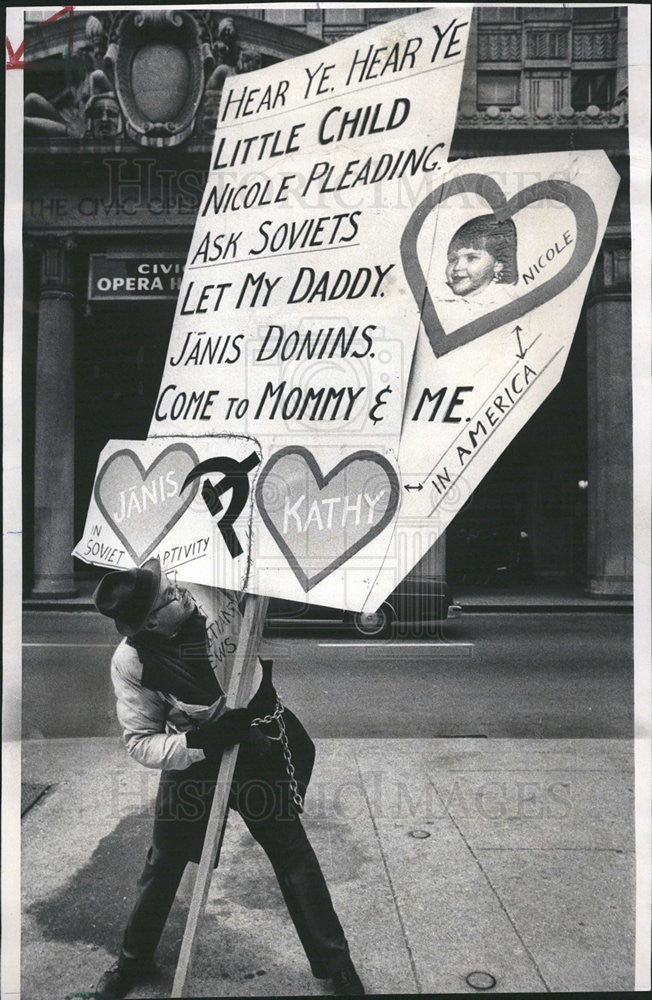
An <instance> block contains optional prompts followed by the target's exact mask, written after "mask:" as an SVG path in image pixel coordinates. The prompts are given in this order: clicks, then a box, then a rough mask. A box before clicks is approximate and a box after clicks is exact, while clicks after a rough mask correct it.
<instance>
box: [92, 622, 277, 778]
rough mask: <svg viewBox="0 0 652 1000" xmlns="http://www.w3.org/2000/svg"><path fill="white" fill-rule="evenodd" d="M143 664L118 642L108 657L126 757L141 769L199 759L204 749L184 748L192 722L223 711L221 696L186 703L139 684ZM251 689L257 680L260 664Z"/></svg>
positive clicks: (182, 764)
mask: <svg viewBox="0 0 652 1000" xmlns="http://www.w3.org/2000/svg"><path fill="white" fill-rule="evenodd" d="M142 675H143V665H142V663H141V661H140V658H139V656H138V653H137V652H136V650H135V649H134V647H133V646H129V645H127V642H126V640H124V639H123V640H122V642H121V643H120V645H119V646H118V648H117V649H116V651H115V653H114V654H113V658H112V660H111V680H112V682H113V690H114V691H115V696H116V700H117V713H118V722H119V723H120V726H121V727H122V738H123V741H124V744H125V746H126V748H127V752H128V753H129V755H130V756H131V757H133V758H134V759H135V760H137V761H138V762H139V764H142V765H143V766H144V767H153V768H160V769H164V770H173V771H181V770H183V769H185V768H186V767H190V765H191V764H194V763H196V762H197V761H200V760H204V757H205V755H204V751H203V750H200V749H196V748H193V747H188V746H186V736H185V734H186V732H187V731H188V730H189V729H192V728H193V722H208V721H212V720H214V719H217V718H219V716H220V715H222V714H223V713H224V712H225V711H226V697H225V695H222V696H221V697H220V698H219V699H218V700H217V701H216V702H214V703H213V704H212V705H208V706H206V705H189V704H186V703H185V702H183V701H179V699H178V698H175V697H174V695H172V694H167V693H164V692H163V691H151V690H150V689H149V688H146V687H143V685H142ZM256 675H257V676H256V677H255V678H254V687H253V690H255V689H256V688H257V686H258V684H259V683H260V680H261V678H262V670H261V667H260V662H259V663H258V665H257V668H256Z"/></svg>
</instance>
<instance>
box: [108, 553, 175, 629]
mask: <svg viewBox="0 0 652 1000" xmlns="http://www.w3.org/2000/svg"><path fill="white" fill-rule="evenodd" d="M160 585H161V564H160V562H159V561H158V559H148V560H147V562H145V563H143V565H142V566H141V567H140V569H136V568H134V569H123V570H116V571H115V572H113V573H107V574H106V576H103V577H102V579H101V580H100V582H99V583H98V585H97V588H96V590H95V593H94V594H93V601H94V602H95V607H96V608H97V610H98V611H99V612H101V614H103V615H106V616H107V618H113V620H114V622H115V627H116V628H117V630H118V632H120V634H121V635H128V636H132V635H136V633H137V632H140V630H141V628H142V627H143V625H144V624H145V622H146V621H147V617H148V615H149V613H150V611H151V610H152V608H153V607H154V605H155V604H156V598H157V597H158V594H159V590H160Z"/></svg>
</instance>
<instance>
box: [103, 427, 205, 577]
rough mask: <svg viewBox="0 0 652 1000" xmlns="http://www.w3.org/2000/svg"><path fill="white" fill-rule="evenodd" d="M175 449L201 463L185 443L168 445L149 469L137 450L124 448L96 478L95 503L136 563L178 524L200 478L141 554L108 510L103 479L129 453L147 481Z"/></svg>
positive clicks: (143, 479)
mask: <svg viewBox="0 0 652 1000" xmlns="http://www.w3.org/2000/svg"><path fill="white" fill-rule="evenodd" d="M173 451H175V452H176V451H183V452H185V453H186V454H187V455H189V456H190V458H191V459H192V462H193V466H194V465H197V464H198V463H199V457H198V455H196V453H195V452H194V451H193V449H192V448H191V447H190V445H188V444H183V443H182V444H171V445H168V447H167V448H165V449H164V450H163V451H162V452H161V453H160V455H157V457H156V458H155V459H154V461H153V462H152V463H151V465H150V466H149V468H147V469H146V468H145V466H144V465H143V463H142V462H141V460H140V458H139V457H138V455H137V454H136V452H135V451H132V450H131V448H122V449H121V450H120V451H116V452H114V453H113V455H110V456H109V457H108V458H107V460H106V462H105V463H104V465H103V466H102V468H101V469H100V471H99V472H98V474H97V478H96V480H95V486H94V488H93V496H94V498H95V503H96V504H97V506H98V507H99V509H100V511H101V512H102V514H103V516H104V518H105V520H106V521H107V523H108V524H110V525H111V530H112V531H114V532H115V533H116V535H117V536H118V538H119V539H120V541H121V542H122V544H123V545H124V547H125V548H126V550H127V551H128V553H129V555H130V556H131V558H132V559H133V560H134V562H135V563H136V565H140V563H142V562H144V561H145V559H147V557H148V556H149V555H150V553H152V552H153V551H154V549H155V548H156V546H157V545H158V544H159V542H161V541H162V540H163V539H164V538H165V536H166V534H167V533H168V531H169V530H170V528H171V527H172V525H174V524H176V523H177V521H178V520H179V518H180V517H181V515H182V514H184V513H185V512H186V510H187V509H188V507H189V506H190V504H191V503H192V502H193V500H194V499H195V497H196V496H197V490H198V489H199V480H198V479H197V480H195V482H194V484H193V486H192V487H191V489H190V491H189V493H188V495H187V496H186V497H185V498H184V500H183V503H181V505H180V507H179V510H178V511H176V512H175V513H174V515H173V516H172V517H171V518H170V519H169V521H167V522H166V524H165V526H164V528H163V530H162V531H161V532H159V534H158V535H157V536H156V538H155V539H154V541H153V542H152V543H151V545H148V546H147V548H146V549H144V551H143V552H141V553H140V554H138V553H137V552H136V551H135V550H134V549H133V548H132V547H131V545H130V544H129V541H128V539H127V538H126V537H125V535H124V534H123V532H122V530H121V529H120V528H119V527H118V526H117V524H116V523H115V522H114V520H113V518H112V517H111V515H110V514H109V512H108V510H107V509H106V507H105V506H104V503H103V501H102V498H101V496H100V487H101V485H102V480H103V479H104V475H105V473H106V472H107V470H108V467H109V466H110V465H111V463H112V462H114V461H115V459H116V458H119V457H121V456H123V455H128V456H129V458H131V459H132V460H133V462H134V465H136V467H137V468H138V471H139V473H140V475H141V478H142V481H143V482H145V480H146V479H147V477H148V476H149V474H150V472H151V471H152V469H153V468H154V466H155V465H158V464H159V462H160V461H161V459H163V458H165V457H166V455H169V454H170V452H173Z"/></svg>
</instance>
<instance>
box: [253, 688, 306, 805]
mask: <svg viewBox="0 0 652 1000" xmlns="http://www.w3.org/2000/svg"><path fill="white" fill-rule="evenodd" d="M284 711H285V706H284V705H283V703H282V701H281V699H280V698H279V697H278V695H277V697H276V708H275V709H274V711H273V712H272V714H271V715H265V716H262V717H261V718H256V719H253V720H252V722H251V725H252V726H261V725H268V724H269V723H270V722H276V723H277V725H278V728H279V735H278V736H268V737H267V738H268V739H269V740H275V741H276V742H278V741H279V740H280V742H281V746H282V748H283V757H284V758H285V769H286V771H287V773H288V778H289V779H290V791H291V792H292V801H293V802H294V804H295V806H297V808H298V809H303V798H302V797H301V795H300V793H299V786H298V784H297V779H296V778H295V776H294V764H293V763H292V754H291V752H290V743H289V741H288V736H287V733H286V731H285V720H284V718H283V712H284Z"/></svg>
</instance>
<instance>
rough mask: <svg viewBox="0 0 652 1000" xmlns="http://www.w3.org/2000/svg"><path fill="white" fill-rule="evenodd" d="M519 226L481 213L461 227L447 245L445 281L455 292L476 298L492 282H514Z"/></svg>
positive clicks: (506, 283) (515, 277) (516, 278)
mask: <svg viewBox="0 0 652 1000" xmlns="http://www.w3.org/2000/svg"><path fill="white" fill-rule="evenodd" d="M516 243H517V241H516V226H515V225H514V222H513V221H512V219H505V220H504V221H503V222H500V221H499V220H498V219H496V218H495V216H493V215H480V216H478V217H477V218H475V219H470V220H469V221H468V222H465V223H464V225H462V226H460V228H459V229H458V230H457V232H456V233H455V235H454V236H453V238H452V240H451V241H450V244H449V247H448V262H447V264H446V284H447V285H448V287H449V288H450V290H451V291H452V292H453V294H454V295H458V296H462V297H464V298H466V297H475V296H476V295H478V294H479V293H481V292H483V291H484V290H485V289H486V288H488V287H489V286H490V285H492V284H494V283H495V284H502V285H515V284H516V283H517V282H518V269H517V263H516Z"/></svg>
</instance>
